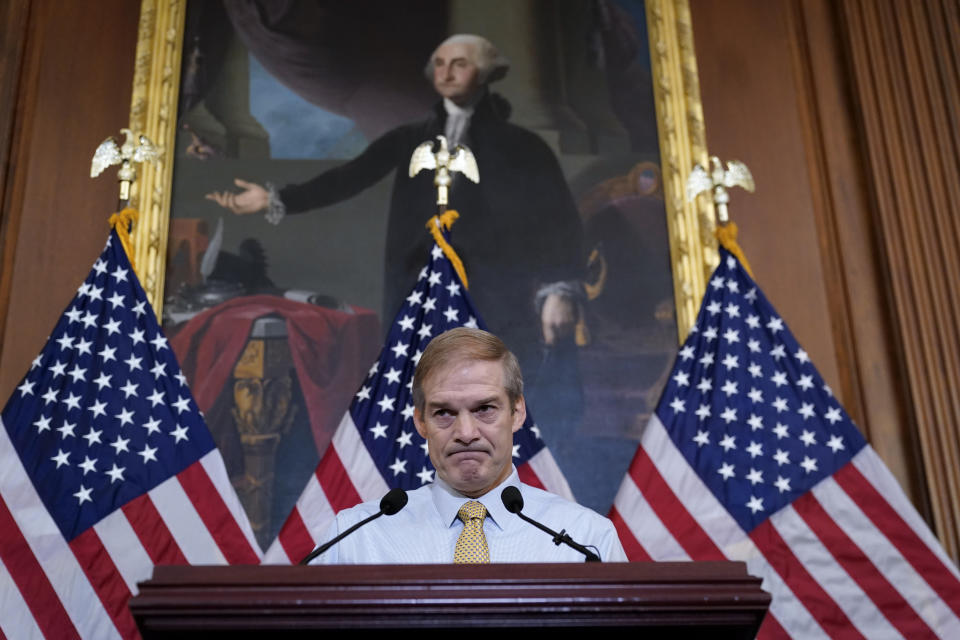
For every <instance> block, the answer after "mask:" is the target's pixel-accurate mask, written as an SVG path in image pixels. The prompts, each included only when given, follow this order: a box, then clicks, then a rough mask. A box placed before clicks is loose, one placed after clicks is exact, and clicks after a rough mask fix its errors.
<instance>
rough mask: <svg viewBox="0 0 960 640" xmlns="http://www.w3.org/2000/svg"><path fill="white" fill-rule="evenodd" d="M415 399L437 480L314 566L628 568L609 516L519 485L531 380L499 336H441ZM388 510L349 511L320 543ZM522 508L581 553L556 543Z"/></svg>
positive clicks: (420, 367) (427, 356) (417, 378)
mask: <svg viewBox="0 0 960 640" xmlns="http://www.w3.org/2000/svg"><path fill="white" fill-rule="evenodd" d="M413 400H414V424H415V425H416V428H417V431H418V432H419V433H420V435H421V436H423V437H424V438H425V439H426V441H427V445H428V447H429V453H430V460H431V462H433V466H434V468H435V469H436V472H437V480H436V481H435V482H433V483H432V484H429V485H426V486H424V487H421V488H419V489H416V490H414V491H411V492H409V494H407V495H408V498H409V500H408V502H407V503H406V505H405V506H402V507H399V511H398V512H394V515H390V516H388V517H383V518H378V519H376V520H373V521H372V522H370V523H369V524H367V525H364V526H363V527H361V528H359V529H358V530H357V531H355V532H354V533H352V534H350V535H349V536H347V537H345V538H344V539H343V540H341V541H340V542H339V543H337V544H336V545H334V546H333V547H331V548H330V549H328V550H327V551H326V552H325V553H323V554H322V555H320V556H319V557H318V558H316V559H315V560H314V561H313V563H314V564H335V563H340V564H361V563H374V564H388V563H411V564H429V563H449V562H456V563H487V562H582V561H584V559H585V555H589V553H590V552H592V553H594V554H596V556H599V559H600V560H603V561H626V559H627V558H626V554H625V553H624V551H623V547H622V546H621V545H620V541H619V539H618V538H617V533H616V530H615V529H614V527H613V523H611V522H610V521H609V520H608V519H607V518H604V517H603V516H601V515H599V514H597V513H596V512H594V511H591V510H590V509H587V508H586V507H582V506H580V505H578V504H576V503H573V502H570V501H568V500H566V499H564V498H561V497H560V496H557V495H554V494H551V493H548V492H546V491H542V490H540V489H537V488H535V487H531V486H529V485H526V484H523V483H522V482H520V479H519V477H518V476H517V470H516V468H515V467H514V466H513V464H512V457H513V434H514V433H515V432H516V431H517V430H518V429H519V428H520V427H521V426H522V425H523V421H524V419H525V418H526V405H525V403H524V399H523V378H522V376H521V373H520V366H519V364H518V363H517V359H516V357H515V356H514V355H513V353H511V352H510V351H509V350H508V349H507V347H506V345H505V344H504V343H503V342H502V341H501V340H500V339H499V338H497V337H496V336H494V335H493V334H490V333H487V332H486V331H481V330H479V329H469V328H465V327H461V328H458V329H452V330H450V331H447V332H446V333H443V334H441V335H439V336H437V337H436V338H434V339H433V340H432V341H431V342H430V344H429V345H428V346H427V348H426V349H425V350H424V352H423V355H422V356H421V358H420V361H419V363H418V364H417V369H416V372H415V374H414V378H413ZM508 487H514V488H515V489H516V490H514V489H508ZM505 489H506V492H505V491H504V490H505ZM381 507H382V505H381V503H380V502H378V501H372V502H365V503H363V504H360V505H357V506H355V507H353V508H351V509H346V510H344V511H341V512H340V513H339V514H337V517H336V519H335V521H334V523H333V524H332V525H331V527H330V529H329V530H328V531H327V533H326V534H325V535H324V536H322V539H324V540H330V539H332V538H333V537H335V536H336V535H338V534H340V532H343V531H345V530H347V529H348V528H350V527H351V526H353V525H355V524H356V523H358V522H360V521H361V520H364V519H365V518H368V517H370V516H372V515H374V514H376V513H378V512H379V511H380V510H381ZM395 508H396V507H393V508H390V509H389V511H391V512H393V511H394V509H395ZM521 510H522V511H521ZM518 511H519V512H520V513H522V515H523V516H526V517H527V518H530V519H532V520H535V521H537V522H539V523H541V524H542V525H545V526H546V527H548V528H549V529H552V530H553V531H560V532H561V536H563V535H565V536H566V538H567V539H569V540H570V541H571V542H573V546H570V545H567V544H564V545H559V544H555V543H554V537H552V536H551V535H549V534H547V533H545V532H544V531H542V530H541V529H539V528H537V527H536V526H535V525H533V524H530V523H529V521H526V520H525V519H522V518H521V516H520V514H518V513H517V512H518ZM581 545H582V547H581V549H582V550H577V549H575V548H574V547H579V546H581ZM584 547H585V549H583V548H584Z"/></svg>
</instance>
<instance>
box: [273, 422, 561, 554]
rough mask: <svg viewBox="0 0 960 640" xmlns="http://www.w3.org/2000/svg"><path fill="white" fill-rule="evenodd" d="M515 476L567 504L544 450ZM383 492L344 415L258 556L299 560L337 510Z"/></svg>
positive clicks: (553, 463) (557, 474)
mask: <svg viewBox="0 0 960 640" xmlns="http://www.w3.org/2000/svg"><path fill="white" fill-rule="evenodd" d="M517 473H518V474H519V475H520V479H521V480H522V481H523V482H525V483H527V484H530V485H533V486H535V487H539V488H541V489H546V490H547V491H551V492H553V493H556V494H558V495H561V496H564V497H565V498H567V499H569V500H573V495H572V493H571V492H570V486H569V485H568V484H567V480H566V478H565V477H564V475H563V472H561V471H560V468H559V467H558V466H557V463H556V461H554V459H553V456H551V455H550V451H549V450H548V449H547V448H544V449H541V450H540V452H539V453H537V454H536V455H535V456H533V457H532V458H531V459H530V460H529V461H528V462H527V463H526V464H524V465H522V466H521V467H519V468H518V469H517ZM388 490H389V487H388V486H387V483H386V481H384V479H383V476H382V475H380V472H379V471H377V468H376V465H375V464H374V462H373V459H372V458H371V457H370V453H369V451H367V448H366V446H364V444H363V441H362V440H361V439H360V435H359V433H358V431H357V428H356V426H355V425H354V423H353V418H352V417H351V416H350V412H349V411H348V412H347V413H346V414H345V415H344V417H343V420H342V421H341V422H340V426H339V427H337V431H336V432H335V433H334V435H333V439H332V440H331V442H330V445H329V446H328V447H327V451H326V452H325V453H324V455H323V458H322V459H321V460H320V463H319V464H318V465H317V468H316V470H315V471H314V473H313V475H312V476H310V479H309V480H308V482H307V486H306V487H305V488H304V490H303V493H301V494H300V498H299V499H298V500H297V503H296V505H294V507H293V511H291V512H290V515H289V516H288V517H287V520H286V522H284V524H283V527H281V529H280V533H279V534H278V535H277V539H276V540H275V541H274V542H273V544H272V545H270V548H269V549H267V552H266V554H264V559H263V561H264V563H266V564H294V563H297V562H300V560H301V559H302V558H303V557H304V556H306V555H307V554H308V553H310V552H311V551H313V549H315V548H316V547H317V546H319V545H320V544H322V543H323V542H326V540H321V539H320V536H322V535H323V534H324V532H325V531H326V530H327V527H329V526H330V524H331V523H332V522H333V518H334V516H336V514H337V513H338V512H339V511H342V510H343V509H347V508H349V507H352V506H354V505H356V504H359V503H361V502H365V501H367V500H376V499H378V498H380V497H382V496H383V495H384V494H385V493H386V492H387V491H388Z"/></svg>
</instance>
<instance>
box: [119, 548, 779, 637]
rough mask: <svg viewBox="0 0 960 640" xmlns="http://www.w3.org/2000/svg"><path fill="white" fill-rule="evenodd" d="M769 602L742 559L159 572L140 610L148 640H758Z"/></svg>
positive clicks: (134, 605) (138, 601)
mask: <svg viewBox="0 0 960 640" xmlns="http://www.w3.org/2000/svg"><path fill="white" fill-rule="evenodd" d="M769 604H770V596H769V595H768V594H767V593H766V592H764V591H762V590H761V589H760V579H759V578H754V577H753V576H750V575H748V574H747V571H746V565H744V564H743V563H742V562H637V563H604V564H600V563H584V564H488V565H350V566H330V567H322V566H318V567H299V566H294V567H289V566H229V567H201V566H194V567H191V566H159V567H156V568H155V569H154V573H153V578H152V579H150V580H148V581H146V582H143V583H141V584H140V592H139V595H137V596H135V597H134V598H132V599H131V600H130V609H131V611H132V612H133V616H134V618H135V620H136V622H137V626H138V627H139V628H140V632H141V633H142V634H143V637H144V638H147V639H149V638H167V637H170V638H173V637H176V638H183V637H188V636H201V635H202V636H203V637H204V638H215V637H216V638H227V637H229V638H236V637H238V636H246V635H248V634H249V635H254V634H256V635H257V636H259V637H274V636H278V635H285V636H291V635H299V634H303V635H306V634H307V633H308V632H309V633H311V635H313V636H314V637H316V636H315V633H313V631H314V630H317V629H330V628H345V629H398V628H400V629H403V628H407V629H414V628H419V629H453V628H458V629H462V628H465V627H501V628H504V627H506V628H511V627H512V628H522V627H527V628H529V627H550V628H553V629H560V628H574V627H605V628H608V630H611V628H620V629H628V628H632V629H637V628H643V633H644V637H661V636H662V637H666V636H667V635H668V634H670V635H671V636H674V637H676V636H677V634H679V635H680V637H710V638H744V639H747V638H753V637H754V636H755V635H756V632H757V628H758V627H759V626H760V622H761V621H762V620H763V616H764V614H765V613H766V611H767V607H768V606H769Z"/></svg>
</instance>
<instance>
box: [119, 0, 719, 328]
mask: <svg viewBox="0 0 960 640" xmlns="http://www.w3.org/2000/svg"><path fill="white" fill-rule="evenodd" d="M185 10H186V0H143V1H142V4H141V10H140V25H139V36H138V40H137V51H136V64H135V67H134V68H135V71H134V79H133V97H132V100H131V106H130V128H131V129H133V130H134V131H136V132H140V133H144V134H146V135H147V136H148V137H149V138H150V139H151V140H154V141H156V142H157V143H158V144H160V145H162V146H163V148H164V149H166V150H167V152H166V154H165V156H164V157H162V158H161V159H160V161H159V162H157V163H154V164H148V165H144V167H143V169H142V170H141V175H140V178H139V181H138V182H137V183H135V184H134V186H133V190H132V192H131V205H132V206H133V207H135V208H137V209H138V210H139V212H140V219H139V221H138V223H137V225H136V228H135V230H134V241H135V247H136V249H135V261H136V264H137V266H138V271H139V272H140V273H139V275H140V279H141V282H142V283H143V286H144V288H145V289H146V291H147V296H148V298H149V299H150V302H151V304H153V306H154V309H155V310H156V312H157V315H158V316H160V314H161V312H162V305H163V288H164V270H165V258H166V250H167V241H168V229H169V225H170V208H171V185H172V181H173V161H172V157H173V154H172V150H173V148H174V139H175V134H176V131H175V124H176V116H177V114H176V109H177V97H178V95H177V94H178V88H179V82H180V65H181V52H182V49H183V26H184V16H185ZM646 15H647V25H648V30H649V40H650V53H651V68H652V73H653V87H654V99H655V103H656V112H657V128H658V133H659V138H660V155H661V168H662V179H663V189H664V200H665V205H666V215H667V220H666V222H667V229H668V234H669V240H670V256H671V265H672V271H673V282H674V299H675V302H676V321H677V335H678V339H679V342H682V341H683V338H684V337H685V336H686V334H687V332H688V331H689V329H690V327H691V326H692V325H693V323H694V322H695V320H696V314H697V311H698V308H699V304H700V300H701V298H702V296H703V292H704V291H705V289H706V279H707V278H708V277H709V274H710V272H711V271H712V269H713V268H714V267H715V266H716V264H717V260H718V258H717V248H716V247H717V245H716V241H715V240H714V237H713V229H714V212H713V205H712V203H710V202H708V201H707V200H708V199H706V198H698V199H697V201H695V202H692V203H691V202H687V200H686V197H685V183H686V178H687V176H688V175H689V174H690V171H691V169H692V168H693V165H694V164H697V163H700V164H702V165H704V166H706V160H707V150H706V136H705V133H704V123H703V110H702V107H701V104H700V88H699V81H698V77H697V62H696V55H695V52H694V47H693V33H692V25H691V20H690V7H689V4H688V1H687V0H647V2H646Z"/></svg>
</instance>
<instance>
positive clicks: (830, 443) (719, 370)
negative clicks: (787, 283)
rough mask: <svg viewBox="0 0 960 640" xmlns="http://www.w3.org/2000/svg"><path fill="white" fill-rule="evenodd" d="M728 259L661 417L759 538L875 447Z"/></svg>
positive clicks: (680, 360) (724, 255)
mask: <svg viewBox="0 0 960 640" xmlns="http://www.w3.org/2000/svg"><path fill="white" fill-rule="evenodd" d="M720 255H721V260H720V266H719V267H717V269H716V271H714V273H713V276H712V277H711V279H710V282H709V283H708V286H707V293H706V295H705V296H704V301H703V306H702V307H701V309H700V314H699V316H698V317H697V322H696V325H695V326H694V327H693V328H692V329H691V330H690V334H689V335H688V337H687V340H686V342H685V343H684V345H683V347H682V348H681V349H680V352H679V354H678V356H677V360H676V363H675V364H674V368H673V372H672V374H671V377H670V380H669V382H668V383H667V386H666V388H665V389H664V391H663V395H662V396H661V399H660V403H659V405H658V407H657V415H658V416H659V418H660V421H661V422H662V423H663V425H664V426H665V427H666V429H667V432H668V433H669V434H670V437H671V438H672V439H673V441H674V442H675V443H676V445H677V447H678V448H679V450H680V451H681V452H682V453H683V455H684V457H685V458H686V459H687V460H688V461H689V462H690V464H691V465H692V466H693V468H694V469H695V470H696V472H697V474H698V475H699V476H700V477H701V478H702V479H703V481H704V482H705V483H706V485H707V486H708V487H709V488H710V490H711V491H712V492H713V494H714V495H715V496H716V497H717V499H718V500H720V502H721V503H723V504H724V506H725V507H726V509H727V510H728V511H729V512H730V514H731V515H732V516H733V517H734V518H735V519H736V520H737V522H738V523H739V524H740V526H741V527H743V529H744V530H745V531H748V532H749V531H751V530H752V529H753V528H754V527H756V526H757V525H759V524H760V523H762V522H763V521H764V520H766V519H767V518H768V517H770V516H771V515H772V514H773V513H775V512H776V511H777V510H779V509H781V508H782V507H784V506H786V505H788V504H789V503H790V502H792V501H793V500H795V499H796V498H798V497H800V496H801V495H803V494H804V493H805V492H807V491H808V490H809V489H810V488H811V487H813V486H814V485H815V484H816V483H817V482H819V481H820V480H822V479H823V478H825V477H827V476H830V475H832V474H833V473H834V472H835V471H836V470H837V469H839V468H840V467H841V466H843V465H844V464H846V463H847V462H848V461H849V460H850V459H851V458H852V457H853V456H854V454H856V453H857V452H858V451H859V450H860V449H861V448H862V447H863V446H864V445H865V444H866V442H865V440H864V439H863V436H861V435H860V432H859V431H858V430H857V428H856V427H855V426H854V424H853V423H852V422H851V420H850V418H849V416H847V414H846V412H845V411H844V410H843V408H842V407H841V406H840V404H839V403H838V402H837V401H836V399H835V398H834V397H833V393H832V391H831V390H830V388H829V387H828V386H827V385H826V384H825V383H824V381H823V379H822V378H821V377H820V374H819V373H818V372H817V370H816V369H815V368H814V366H813V364H812V363H811V362H810V358H809V357H808V355H807V353H806V351H804V350H803V349H802V348H800V345H799V344H797V341H796V339H794V337H793V335H792V334H791V333H790V330H789V329H788V328H787V327H786V325H785V324H784V322H783V320H782V319H781V318H780V316H779V315H778V314H777V312H776V311H775V310H774V308H773V306H772V305H771V304H770V302H769V301H767V299H766V297H765V296H764V295H763V293H762V292H761V291H760V290H759V289H758V288H757V285H756V283H754V282H753V280H752V279H751V278H750V276H749V275H748V274H747V273H746V271H745V270H744V268H743V266H742V265H741V264H740V263H739V261H737V259H736V258H734V257H733V256H732V255H730V253H728V252H727V251H726V249H721V252H720Z"/></svg>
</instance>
